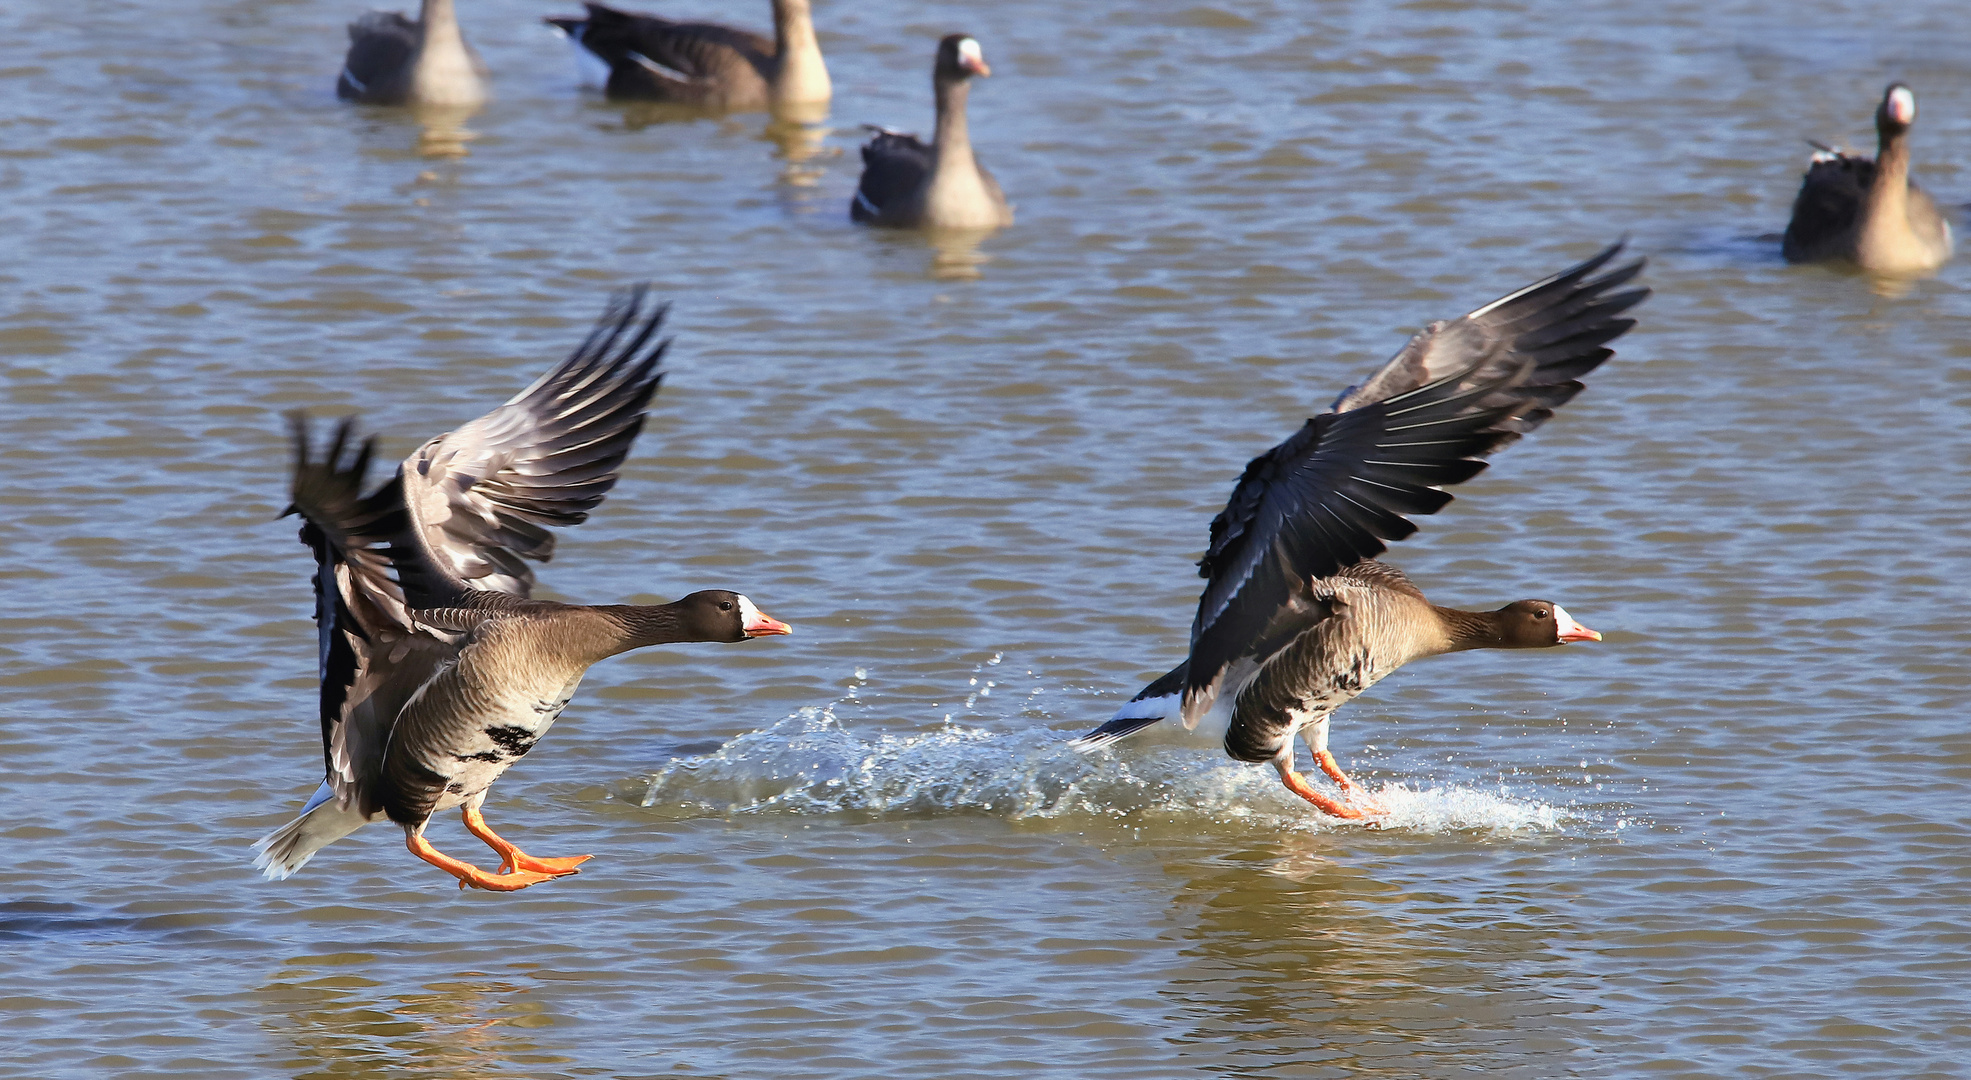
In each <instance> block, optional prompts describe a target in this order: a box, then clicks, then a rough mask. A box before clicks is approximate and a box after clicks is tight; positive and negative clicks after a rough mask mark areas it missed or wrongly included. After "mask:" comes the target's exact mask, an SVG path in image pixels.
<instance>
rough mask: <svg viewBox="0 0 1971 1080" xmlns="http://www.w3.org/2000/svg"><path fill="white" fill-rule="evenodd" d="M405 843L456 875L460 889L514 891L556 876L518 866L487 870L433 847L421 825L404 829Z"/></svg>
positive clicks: (445, 870)
mask: <svg viewBox="0 0 1971 1080" xmlns="http://www.w3.org/2000/svg"><path fill="white" fill-rule="evenodd" d="M404 846H405V847H408V848H410V849H411V854H413V855H415V856H417V857H418V858H420V859H423V860H424V861H425V862H428V863H430V864H431V865H433V866H435V867H437V868H438V869H440V870H443V871H444V872H446V873H447V874H450V875H452V876H453V877H455V878H457V879H459V888H461V889H463V888H465V887H467V886H471V887H472V888H475V889H486V890H488V891H490V892H516V891H518V890H520V889H524V888H526V887H527V886H529V885H538V884H540V883H541V882H543V881H552V880H554V878H555V875H553V874H540V873H534V872H532V871H528V870H518V871H515V872H513V873H511V874H489V873H487V872H486V871H484V870H481V869H479V868H478V867H476V866H474V865H472V864H471V863H469V862H464V861H462V860H459V859H454V858H452V857H451V856H450V855H447V854H445V853H444V852H441V851H439V850H438V849H437V848H435V847H432V846H431V841H429V840H426V839H425V838H424V829H423V827H422V826H420V827H418V828H416V829H406V830H404Z"/></svg>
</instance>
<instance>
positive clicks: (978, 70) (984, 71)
mask: <svg viewBox="0 0 1971 1080" xmlns="http://www.w3.org/2000/svg"><path fill="white" fill-rule="evenodd" d="M959 62H960V63H962V64H963V65H964V66H965V70H966V71H969V72H971V73H972V74H974V75H990V74H992V68H991V67H990V66H988V65H987V64H986V62H985V60H983V59H979V60H974V59H972V58H971V57H969V56H968V57H965V58H964V59H963V60H961V61H959Z"/></svg>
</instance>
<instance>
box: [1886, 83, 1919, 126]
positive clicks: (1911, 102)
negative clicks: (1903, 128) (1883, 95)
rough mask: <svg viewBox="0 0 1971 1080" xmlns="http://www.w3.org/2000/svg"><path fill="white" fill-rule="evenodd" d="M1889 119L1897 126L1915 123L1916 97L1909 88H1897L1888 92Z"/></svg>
mask: <svg viewBox="0 0 1971 1080" xmlns="http://www.w3.org/2000/svg"><path fill="white" fill-rule="evenodd" d="M1889 117H1890V119H1892V120H1894V121H1895V122H1896V123H1898V124H1909V123H1914V122H1915V120H1916V95H1915V94H1914V93H1912V92H1911V91H1910V88H1909V87H1907V86H1898V87H1896V88H1895V89H1894V90H1891V91H1889Z"/></svg>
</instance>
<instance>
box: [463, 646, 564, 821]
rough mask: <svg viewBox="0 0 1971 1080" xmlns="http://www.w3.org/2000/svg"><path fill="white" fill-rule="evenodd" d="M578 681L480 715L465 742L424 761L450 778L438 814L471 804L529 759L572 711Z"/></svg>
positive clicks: (505, 700) (512, 698)
mask: <svg viewBox="0 0 1971 1080" xmlns="http://www.w3.org/2000/svg"><path fill="white" fill-rule="evenodd" d="M581 681H582V680H581V679H580V677H577V678H576V679H575V680H574V681H573V682H570V683H569V684H568V685H567V686H565V687H562V688H560V690H558V691H557V692H554V693H551V694H546V695H539V696H534V695H524V694H523V695H513V696H509V697H506V698H502V699H501V700H500V701H499V702H497V703H495V704H494V706H493V707H492V708H489V709H485V710H483V711H481V712H480V713H479V714H478V715H477V716H476V717H475V718H474V719H475V723H474V725H473V726H472V727H471V728H469V729H467V733H466V734H465V735H464V737H463V738H460V739H457V740H453V741H452V743H451V745H448V746H446V747H445V748H444V750H443V751H441V752H439V753H435V754H429V755H426V757H425V765H426V766H427V767H429V768H430V769H431V770H432V771H433V772H435V773H438V774H439V775H440V776H443V777H444V778H445V792H444V794H443V795H441V796H440V797H439V799H438V805H437V806H436V807H435V808H434V809H433V812H434V813H436V812H437V811H439V810H450V809H452V808H454V807H457V806H461V805H463V804H465V803H466V802H469V801H471V800H472V799H473V798H474V797H476V796H478V795H479V794H481V793H482V792H484V791H485V790H486V789H487V788H488V787H490V786H491V785H492V783H493V781H495V780H497V779H499V778H500V776H501V774H503V773H505V772H506V771H507V770H508V769H510V768H512V767H513V765H514V763H515V762H517V761H519V760H520V759H521V758H523V757H525V756H527V752H528V751H530V750H532V749H533V748H534V744H535V743H537V742H539V741H540V739H541V737H542V736H544V735H546V734H547V732H548V729H549V728H551V727H553V726H554V722H555V720H556V719H558V718H559V717H560V716H561V711H562V710H563V709H565V708H567V707H568V701H569V699H570V698H572V697H573V696H574V695H575V688H576V687H577V686H579V685H581Z"/></svg>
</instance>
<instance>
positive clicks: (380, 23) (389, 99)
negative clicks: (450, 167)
mask: <svg viewBox="0 0 1971 1080" xmlns="http://www.w3.org/2000/svg"><path fill="white" fill-rule="evenodd" d="M335 94H336V96H337V97H339V98H342V99H343V100H345V101H359V102H362V103H363V104H365V105H447V106H456V107H461V108H465V107H471V106H475V105H480V104H483V103H484V102H485V100H486V65H485V64H484V63H482V62H481V61H480V59H479V54H478V53H476V52H473V51H472V46H470V45H467V44H466V43H465V35H464V34H462V33H460V32H459V20H458V16H457V14H455V13H454V12H453V11H452V0H424V4H423V6H422V7H421V8H420V9H419V10H418V17H417V21H416V22H412V21H411V20H409V19H406V18H404V17H403V16H402V15H400V14H398V13H396V12H393V11H372V12H368V13H366V14H365V15H363V17H362V18H360V19H357V20H356V21H355V22H353V23H350V24H349V54H348V56H346V57H345V58H344V59H343V61H342V75H341V77H339V78H337V79H336V81H335Z"/></svg>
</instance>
